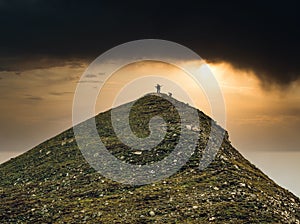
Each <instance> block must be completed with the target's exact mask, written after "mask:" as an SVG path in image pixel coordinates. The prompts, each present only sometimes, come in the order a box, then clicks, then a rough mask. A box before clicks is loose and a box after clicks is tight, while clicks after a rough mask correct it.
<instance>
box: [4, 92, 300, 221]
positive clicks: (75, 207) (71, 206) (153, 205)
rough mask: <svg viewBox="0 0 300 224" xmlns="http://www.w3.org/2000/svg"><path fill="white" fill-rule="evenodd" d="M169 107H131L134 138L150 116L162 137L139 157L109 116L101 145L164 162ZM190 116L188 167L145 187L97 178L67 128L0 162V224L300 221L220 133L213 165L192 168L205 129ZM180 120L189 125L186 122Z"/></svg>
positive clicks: (206, 123) (145, 101)
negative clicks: (195, 138) (163, 130)
mask: <svg viewBox="0 0 300 224" xmlns="http://www.w3.org/2000/svg"><path fill="white" fill-rule="evenodd" d="M169 100H170V101H171V102H172V104H173V105H175V104H176V105H177V106H180V107H181V108H183V109H184V108H185V107H189V106H188V105H186V104H184V103H181V102H178V101H176V100H175V99H169ZM172 104H171V103H170V102H168V101H167V100H164V99H163V98H160V97H159V96H157V95H151V94H150V95H146V96H144V97H143V98H141V99H140V100H138V101H137V102H136V103H135V105H134V107H133V109H132V113H131V115H130V122H131V127H132V129H133V131H135V133H136V134H137V135H139V136H142V137H145V136H147V135H148V134H149V129H148V122H149V120H150V118H151V117H153V116H154V115H160V116H162V117H163V118H164V119H165V120H166V123H167V128H168V129H167V134H166V136H165V138H164V140H163V141H162V142H161V144H159V145H158V146H157V147H155V148H153V150H150V151H142V152H139V151H136V150H130V149H129V148H128V147H126V146H125V145H124V144H122V143H121V142H120V141H119V140H118V138H117V137H116V136H115V134H114V132H113V129H112V125H111V122H110V111H107V112H105V113H101V114H99V115H97V117H96V121H97V127H98V131H99V135H100V137H101V140H102V141H103V142H104V143H105V145H106V146H107V148H108V149H109V150H110V152H111V153H112V154H114V155H115V156H116V157H117V158H119V159H120V160H123V161H124V162H127V163H132V164H140V165H145V164H151V163H153V162H155V161H158V160H161V159H163V158H165V157H166V156H167V155H168V154H169V153H170V152H171V151H172V148H173V147H174V146H175V145H176V144H177V143H178V138H179V136H180V131H181V130H180V128H179V123H178V122H179V116H178V113H177V112H176V110H175V108H174V106H173V105H172ZM125 107H126V105H123V106H121V107H120V108H119V110H120V113H122V110H123V108H125ZM198 115H199V120H200V124H201V125H200V127H199V128H198V129H197V128H195V130H194V131H195V132H198V133H199V142H198V143H197V149H196V151H195V153H194V154H193V156H192V157H191V158H190V160H189V162H188V163H187V164H186V165H185V166H184V167H182V168H181V169H180V170H179V171H178V172H177V173H175V174H174V175H172V176H170V177H169V178H166V179H164V180H161V181H159V182H156V183H153V184H149V185H142V186H131V185H128V184H120V183H118V182H114V181H112V180H110V179H107V178H105V177H103V176H102V175H100V174H99V173H97V172H96V171H95V170H94V169H93V168H92V167H91V166H90V165H89V164H88V163H87V162H86V160H85V159H84V158H83V156H82V154H81V152H80V150H79V149H78V147H77V144H76V141H75V138H74V133H73V129H69V130H67V131H65V132H63V133H61V134H59V135H57V136H55V137H54V138H51V139H49V140H47V141H45V142H44V143H42V144H40V145H38V146H36V147H35V148H33V149H32V150H29V151H28V152H26V153H24V154H22V155H20V156H18V157H16V158H13V159H11V160H9V161H8V162H6V163H3V164H1V165H0V198H1V200H0V223H33V222H37V223H300V222H299V220H300V200H299V198H297V197H296V196H294V195H293V194H292V193H290V192H289V191H287V190H285V189H283V188H281V187H280V186H278V185H277V184H276V183H274V182H273V181H272V180H271V179H269V178H268V177H267V176H266V175H265V174H263V173H262V172H261V171H260V170H259V169H257V168H256V167H255V166H254V165H252V164H251V163H250V162H248V161H247V160H246V159H245V158H243V157H242V156H241V154H240V153H239V152H238V151H237V150H236V149H234V148H233V147H232V145H231V144H230V141H229V139H228V135H227V133H226V135H225V138H224V140H223V143H222V145H221V148H220V150H219V151H218V153H217V156H216V158H215V159H214V161H213V162H212V163H211V164H210V165H209V166H208V167H207V168H206V169H205V170H204V171H200V170H199V169H198V166H199V158H201V155H202V153H203V150H204V148H205V145H206V143H207V141H208V138H209V132H210V124H211V119H210V118H209V117H207V116H206V115H205V114H203V113H202V112H201V111H198ZM185 122H187V125H186V128H188V129H192V128H193V127H192V122H193V121H188V120H187V121H185ZM189 122H190V123H191V125H190V126H189V124H188V123H189ZM220 130H221V129H220Z"/></svg>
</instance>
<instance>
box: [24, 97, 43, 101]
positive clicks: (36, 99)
mask: <svg viewBox="0 0 300 224" xmlns="http://www.w3.org/2000/svg"><path fill="white" fill-rule="evenodd" d="M26 99H27V100H32V101H41V100H43V98H42V97H39V96H28V97H26Z"/></svg>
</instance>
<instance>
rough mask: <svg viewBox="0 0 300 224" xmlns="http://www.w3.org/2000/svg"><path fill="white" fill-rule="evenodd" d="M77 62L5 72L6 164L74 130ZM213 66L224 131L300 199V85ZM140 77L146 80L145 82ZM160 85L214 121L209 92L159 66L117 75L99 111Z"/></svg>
mask: <svg viewBox="0 0 300 224" xmlns="http://www.w3.org/2000/svg"><path fill="white" fill-rule="evenodd" d="M179 63H189V64H191V65H196V64H197V62H194V61H181V62H179ZM77 64H78V66H72V64H71V63H70V64H66V65H62V66H58V67H49V68H42V69H33V70H26V71H24V72H23V73H22V74H21V75H15V74H10V72H0V79H1V80H0V87H1V88H0V101H1V104H0V112H1V117H0V122H1V128H0V140H1V145H0V147H1V151H0V162H1V161H5V160H7V159H9V158H10V157H12V156H16V155H18V154H20V153H22V152H24V151H26V150H28V149H30V148H32V147H33V146H35V145H37V144H38V143H40V142H43V141H44V140H46V139H48V138H50V137H52V136H54V135H56V134H58V133H59V132H61V131H63V130H65V129H66V128H68V127H70V126H71V125H72V102H73V95H74V92H75V89H76V85H77V83H78V81H79V78H80V76H81V75H82V73H83V72H84V70H85V68H86V67H87V64H86V63H85V62H77ZM209 67H210V68H211V70H212V71H213V74H214V75H215V77H216V79H217V80H218V83H219V85H220V88H221V90H222V92H223V95H224V100H225V105H226V121H227V122H226V127H225V128H226V129H227V130H228V132H229V136H230V139H231V141H232V143H233V145H234V146H235V147H236V148H237V149H238V150H239V151H240V152H241V153H242V154H244V155H245V156H246V158H249V159H250V161H251V162H253V163H254V164H256V165H258V166H259V167H260V168H262V169H263V171H265V172H266V173H267V174H269V175H270V176H271V177H272V178H273V179H275V180H276V181H277V182H278V183H280V184H281V185H283V186H285V187H287V188H289V189H290V190H292V191H293V192H294V193H296V194H297V195H298V196H299V195H300V191H299V189H300V180H299V177H298V176H297V175H298V174H297V172H296V171H299V170H300V165H299V163H298V161H299V159H300V148H299V145H300V138H299V137H298V135H299V130H300V116H299V114H300V83H299V82H294V83H293V84H292V85H291V86H290V87H288V88H286V89H281V88H278V87H276V86H273V87H272V86H271V87H269V88H268V89H265V88H264V87H263V85H262V83H261V81H259V80H258V79H257V78H256V76H255V74H254V73H253V72H252V71H251V70H248V71H245V70H239V69H236V68H235V67H233V66H232V65H231V64H230V63H227V62H220V63H210V64H209ZM141 76H143V77H144V78H143V79H141V78H140V79H139V77H141ZM145 77H146V78H145ZM170 80H172V82H170ZM98 81H99V77H91V81H90V82H89V83H85V84H86V85H90V87H91V90H92V91H95V88H94V87H95V83H96V82H98ZM156 83H161V84H163V88H162V92H165V93H167V92H172V93H173V96H174V97H175V98H177V99H179V100H182V101H184V102H189V103H190V104H193V103H194V105H195V106H196V107H198V108H199V109H200V110H202V111H204V112H205V113H206V114H208V115H210V116H211V109H210V104H209V102H208V100H207V99H206V96H205V93H204V92H202V91H201V90H199V88H198V87H197V86H196V85H195V83H194V82H193V80H192V79H191V78H190V77H189V76H188V75H187V74H186V73H185V72H183V71H182V70H180V69H179V68H176V67H174V66H171V65H168V64H164V63H159V62H141V63H135V64H131V65H128V66H126V67H124V68H122V69H120V70H119V71H117V72H116V73H115V74H114V75H113V76H112V77H111V78H110V79H109V80H108V81H107V82H106V83H105V85H104V87H103V89H102V90H101V93H100V94H99V97H98V101H97V105H96V113H97V112H99V111H103V110H106V109H108V108H110V107H111V105H112V104H113V103H114V100H116V102H115V103H116V104H117V105H118V104H121V103H124V102H127V101H130V100H134V99H136V98H137V97H139V96H142V95H144V94H146V93H148V92H153V91H154V90H155V89H154V85H155V84H156ZM125 84H127V85H125ZM185 93H188V95H185ZM187 96H189V97H190V98H191V100H192V101H189V99H188V97H187ZM291 169H293V170H294V171H295V172H294V174H293V171H291ZM286 172H289V175H288V176H287V175H286Z"/></svg>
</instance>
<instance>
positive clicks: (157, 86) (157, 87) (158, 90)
mask: <svg viewBox="0 0 300 224" xmlns="http://www.w3.org/2000/svg"><path fill="white" fill-rule="evenodd" d="M161 87H162V86H161V85H159V84H157V85H156V86H155V88H156V93H160V89H161Z"/></svg>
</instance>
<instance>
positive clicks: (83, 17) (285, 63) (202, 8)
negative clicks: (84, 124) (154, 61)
mask: <svg viewBox="0 0 300 224" xmlns="http://www.w3.org/2000/svg"><path fill="white" fill-rule="evenodd" d="M195 2H196V1H195ZM299 17H300V15H299V13H298V7H297V5H296V3H293V2H289V1H285V2H284V3H281V2H279V3H275V1H270V2H268V1H251V2H245V1H240V3H239V4H237V3H230V2H228V1H223V2H222V3H217V2H213V1H205V2H201V1H197V3H193V2H188V1H179V3H176V2H175V1H161V2H160V1H144V2H143V1H137V2H132V1H130V2H128V1H122V2H121V1H120V2H119V3H116V2H115V1H111V2H109V1H68V0H52V1H45V0H31V1H16V0H13V1H12V0H9V1H8V0H7V1H3V0H2V1H0V25H1V35H0V49H1V52H0V54H1V55H0V56H1V57H5V58H13V57H15V56H19V57H21V58H31V57H34V55H46V56H47V57H50V58H51V57H53V58H68V57H78V58H83V59H87V60H92V59H93V58H95V57H96V56H98V55H99V54H101V53H102V52H104V51H106V50H108V49H110V48H111V47H114V46H116V45H118V44H121V43H124V42H127V41H131V40H136V39H144V38H159V39H166V40H171V41H175V42H178V43H180V44H183V45H185V46H187V47H189V48H191V49H193V50H195V51H196V52H197V53H198V54H199V55H200V56H201V57H203V58H204V59H207V60H210V61H221V60H225V61H228V62H230V63H232V64H233V65H234V66H236V67H238V68H242V69H252V70H254V71H255V72H256V74H257V75H258V76H259V78H260V79H261V80H263V81H265V83H267V82H270V81H271V82H276V83H278V84H283V85H284V84H289V83H290V82H292V81H294V80H297V79H298V78H299V75H300V63H299V61H300V56H299V51H300V44H299V39H300V31H299V27H300V23H299V21H300V19H299ZM58 63H59V62H58ZM0 67H3V64H0ZM4 67H5V66H4Z"/></svg>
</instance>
